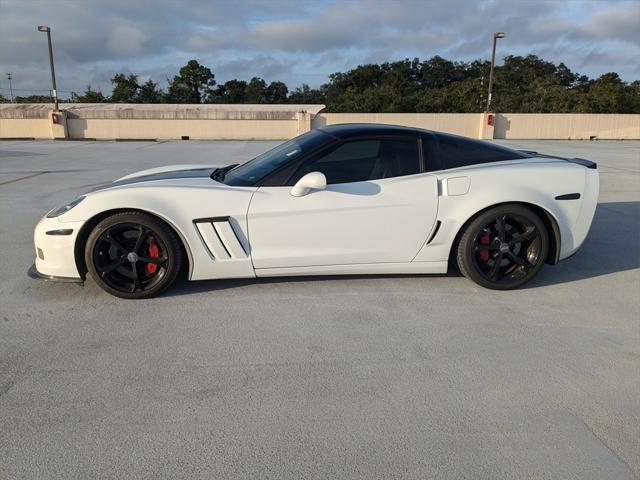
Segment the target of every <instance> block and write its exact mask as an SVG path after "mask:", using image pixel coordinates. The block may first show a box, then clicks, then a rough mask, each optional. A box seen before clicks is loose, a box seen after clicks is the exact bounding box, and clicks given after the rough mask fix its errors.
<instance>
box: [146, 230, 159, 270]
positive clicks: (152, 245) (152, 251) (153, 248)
mask: <svg viewBox="0 0 640 480" xmlns="http://www.w3.org/2000/svg"><path fill="white" fill-rule="evenodd" d="M147 241H148V242H149V256H150V257H152V258H158V257H160V247H158V244H157V243H156V239H155V237H154V236H153V235H149V239H148V240H147ZM157 269H158V266H157V265H154V264H153V263H147V272H148V273H149V275H153V274H154V273H156V270H157Z"/></svg>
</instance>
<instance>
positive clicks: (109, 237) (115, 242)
mask: <svg viewBox="0 0 640 480" xmlns="http://www.w3.org/2000/svg"><path fill="white" fill-rule="evenodd" d="M104 238H105V240H106V241H107V242H109V243H110V244H111V245H113V246H114V247H116V248H117V249H118V250H120V251H121V252H124V253H127V252H128V251H129V250H127V249H126V248H124V246H122V244H121V243H120V242H119V241H118V240H116V238H115V237H114V236H113V235H111V233H110V232H107V234H106V235H105V237H104Z"/></svg>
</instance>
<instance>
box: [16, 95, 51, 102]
mask: <svg viewBox="0 0 640 480" xmlns="http://www.w3.org/2000/svg"><path fill="white" fill-rule="evenodd" d="M13 102H14V103H53V97H51V95H28V96H26V97H20V96H18V97H13Z"/></svg>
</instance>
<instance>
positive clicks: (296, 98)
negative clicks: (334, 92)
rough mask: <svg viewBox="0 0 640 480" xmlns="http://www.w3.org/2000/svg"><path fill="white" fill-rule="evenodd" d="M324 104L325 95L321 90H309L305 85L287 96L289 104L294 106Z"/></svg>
mask: <svg viewBox="0 0 640 480" xmlns="http://www.w3.org/2000/svg"><path fill="white" fill-rule="evenodd" d="M325 102H326V96H325V93H324V92H323V91H322V90H319V89H316V88H311V87H310V86H309V85H307V84H306V83H303V84H302V86H300V87H298V88H296V89H295V90H294V91H293V92H291V95H289V103H295V104H305V103H308V104H323V103H325Z"/></svg>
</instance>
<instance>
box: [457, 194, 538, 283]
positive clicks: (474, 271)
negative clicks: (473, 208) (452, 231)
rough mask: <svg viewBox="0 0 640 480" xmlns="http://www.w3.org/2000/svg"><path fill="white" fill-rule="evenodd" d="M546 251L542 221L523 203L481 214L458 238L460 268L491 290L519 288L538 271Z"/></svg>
mask: <svg viewBox="0 0 640 480" xmlns="http://www.w3.org/2000/svg"><path fill="white" fill-rule="evenodd" d="M548 251H549V233H548V232H547V229H546V227H545V224H544V222H543V221H542V220H541V219H540V217H539V216H538V215H536V214H535V213H534V212H533V211H532V210H530V209H529V208H527V207H524V206H522V205H516V204H512V205H501V206H499V207H494V208H491V209H490V210H487V211H486V212H484V213H482V214H480V215H479V216H478V217H477V218H475V219H473V221H471V223H469V224H468V225H467V226H466V227H465V229H464V231H463V234H462V237H461V238H460V241H459V243H458V247H457V252H456V263H457V265H458V269H459V270H460V272H461V273H462V274H463V275H464V276H465V277H467V278H469V279H471V280H473V281H474V282H475V283H477V284H478V285H480V286H482V287H485V288H490V289H493V290H512V289H514V288H518V287H520V286H522V285H524V284H525V283H527V282H528V281H529V280H531V279H532V278H533V277H535V276H536V274H537V273H538V272H539V271H540V269H541V268H542V266H543V265H544V263H545V261H546V258H547V253H548Z"/></svg>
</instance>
